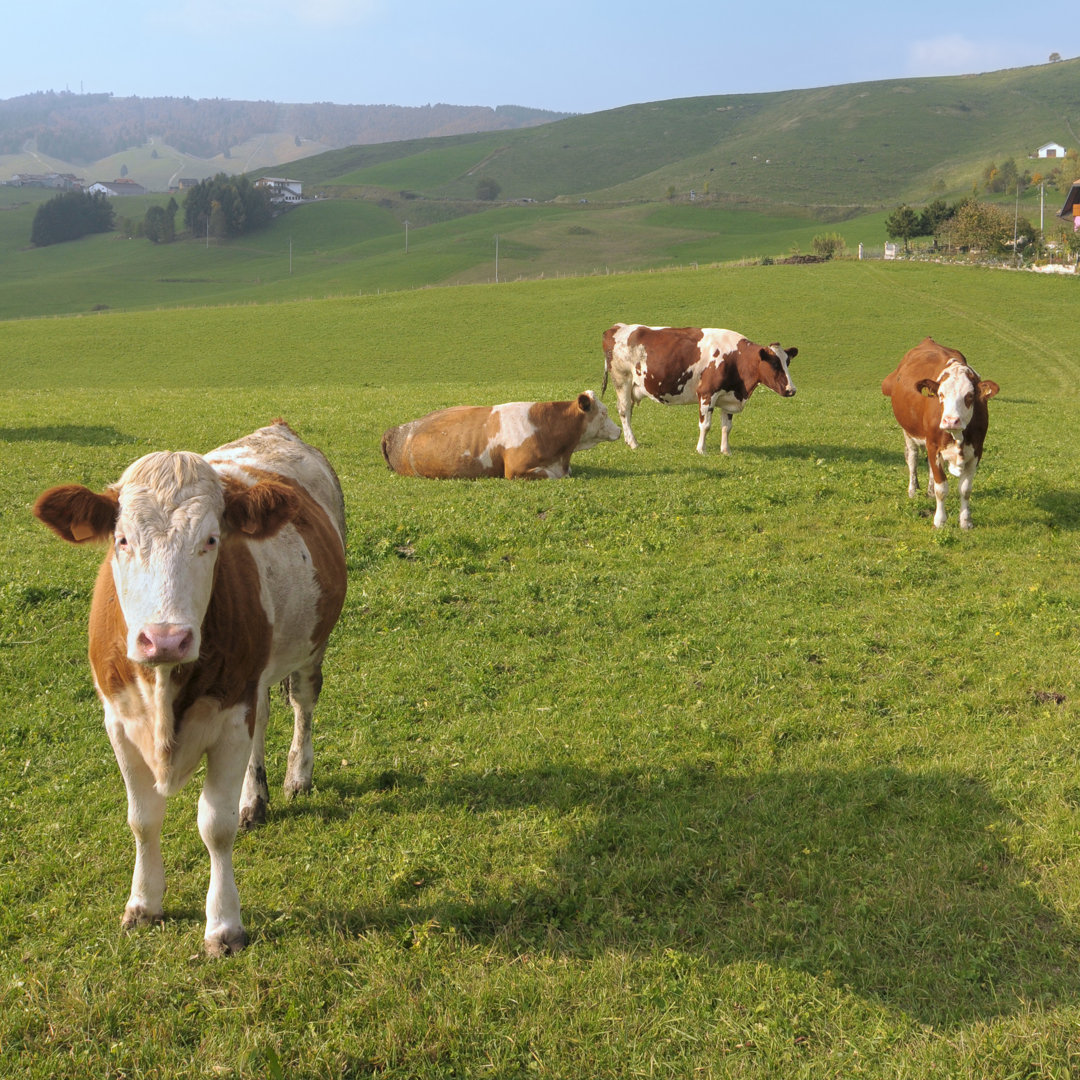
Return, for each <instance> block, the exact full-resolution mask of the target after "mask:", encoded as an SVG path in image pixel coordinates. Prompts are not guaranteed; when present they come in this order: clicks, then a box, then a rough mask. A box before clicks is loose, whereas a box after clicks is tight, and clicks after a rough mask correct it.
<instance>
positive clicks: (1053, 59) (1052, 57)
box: [1050, 52, 1061, 64]
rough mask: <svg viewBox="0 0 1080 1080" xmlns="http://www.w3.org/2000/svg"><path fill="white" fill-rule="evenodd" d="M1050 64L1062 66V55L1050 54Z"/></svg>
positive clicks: (1057, 53)
mask: <svg viewBox="0 0 1080 1080" xmlns="http://www.w3.org/2000/svg"><path fill="white" fill-rule="evenodd" d="M1050 63H1051V64H1060V63H1061V53H1059V52H1052V53H1051V54H1050Z"/></svg>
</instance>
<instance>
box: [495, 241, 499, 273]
mask: <svg viewBox="0 0 1080 1080" xmlns="http://www.w3.org/2000/svg"><path fill="white" fill-rule="evenodd" d="M495 284H496V285H498V284H499V234H498V233H496V234H495Z"/></svg>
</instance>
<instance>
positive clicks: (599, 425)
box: [577, 390, 622, 450]
mask: <svg viewBox="0 0 1080 1080" xmlns="http://www.w3.org/2000/svg"><path fill="white" fill-rule="evenodd" d="M588 394H589V397H590V398H592V402H593V407H592V410H591V411H590V412H589V420H588V423H586V425H585V430H584V431H583V432H582V433H581V441H580V442H579V443H578V444H577V449H578V450H589V449H591V448H592V447H594V446H598V445H599V444H600V443H602V442H615V440H616V439H618V438H619V436H620V435H621V434H622V432H621V431H620V430H619V425H618V424H616V423H615V421H614V420H612V419H611V417H610V416H609V415H608V411H607V406H606V405H604V404H603V403H602V402H599V401H597V400H596V395H595V394H594V393H593V392H592V391H591V390H590V391H588Z"/></svg>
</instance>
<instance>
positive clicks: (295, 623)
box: [34, 420, 346, 955]
mask: <svg viewBox="0 0 1080 1080" xmlns="http://www.w3.org/2000/svg"><path fill="white" fill-rule="evenodd" d="M34 513H35V514H36V515H37V517H38V518H40V520H41V521H43V522H44V523H45V524H46V525H48V526H49V527H50V528H51V529H53V530H54V531H55V532H56V533H57V534H58V535H60V536H61V537H62V538H63V539H64V540H68V541H70V542H71V543H74V544H82V543H86V542H88V541H103V542H109V543H110V548H109V552H108V554H107V555H106V557H105V560H104V561H103V562H102V564H101V567H100V570H99V571H98V576H97V584H96V585H95V587H94V596H93V601H92V603H91V607H90V634H89V637H90V665H91V668H92V670H93V676H94V685H95V687H96V689H97V692H98V696H99V697H100V698H101V702H102V704H103V706H104V708H105V727H106V729H107V731H108V734H109V740H110V741H111V743H112V746H113V750H114V752H115V754H116V760H117V763H118V764H119V766H120V772H121V773H122V774H123V777H124V783H125V784H126V785H127V797H128V824H129V825H130V826H131V831H132V832H133V833H134V836H135V871H134V874H133V876H132V883H131V896H130V898H129V900H128V902H127V906H126V908H125V910H124V917H123V920H122V925H123V926H124V927H125V928H130V927H133V926H136V925H140V924H144V923H149V922H154V921H158V920H160V919H161V918H162V917H163V911H164V909H163V905H162V901H163V898H164V893H165V868H164V863H163V862H162V858H161V827H162V821H163V819H164V816H165V800H166V797H167V796H169V795H172V794H174V793H176V792H177V791H179V790H180V788H182V787H183V786H184V784H185V783H186V782H187V780H188V779H190V777H191V775H192V774H193V773H194V772H195V770H196V768H197V767H198V765H199V763H200V762H201V760H202V759H203V758H204V757H205V758H206V777H205V780H204V782H203V788H202V794H201V795H200V797H199V832H200V834H201V836H202V839H203V842H204V843H205V844H206V848H207V851H208V852H209V854H210V886H209V890H208V892H207V896H206V930H205V945H206V950H207V952H208V953H209V954H211V955H223V954H226V953H231V952H234V951H236V950H238V949H240V948H243V946H244V945H245V944H246V943H247V935H246V933H245V931H244V926H243V923H242V921H241V918H240V897H239V895H238V893H237V890H236V883H235V880H234V877H233V868H232V849H233V842H234V840H235V838H236V832H237V828H238V826H239V825H240V824H241V823H243V824H245V825H246V824H254V823H256V822H258V821H260V820H262V819H264V818H265V814H266V805H267V801H268V799H269V792H268V790H267V786H266V770H265V766H264V762H263V753H264V738H265V733H266V724H267V718H268V712H269V699H268V690H269V687H270V686H271V684H273V683H275V682H278V681H281V680H286V681H287V685H288V691H289V698H290V701H291V703H292V706H293V712H294V719H295V723H294V729H293V741H292V747H291V748H290V750H289V761H288V770H287V772H286V776H285V790H286V792H287V793H288V794H290V795H293V794H296V793H297V792H300V791H305V790H307V789H309V788H310V786H311V771H312V748H311V714H312V710H313V709H314V706H315V703H316V701H317V700H318V697H319V690H320V687H321V685H322V660H323V654H324V652H325V651H326V643H327V638H328V637H329V636H330V631H331V630H332V629H333V626H334V624H335V623H336V622H337V619H338V615H339V614H340V612H341V608H342V604H343V603H344V599H345V580H346V578H345V549H344V536H345V512H344V503H343V499H342V494H341V486H340V485H339V483H338V479H337V476H336V475H335V473H334V470H333V469H332V468H331V466H330V464H329V462H328V461H327V460H326V458H325V457H323V455H322V454H321V453H320V452H319V451H318V450H316V449H314V448H313V447H311V446H308V445H307V444H306V443H304V442H303V441H301V439H300V438H299V437H298V436H297V435H296V434H295V433H294V432H293V431H292V430H291V429H290V428H289V426H288V425H287V424H286V423H285V422H284V421H281V420H279V421H276V422H275V423H274V424H272V425H270V426H269V427H264V428H261V429H260V430H258V431H256V432H254V433H252V434H251V435H248V436H246V437H245V438H242V439H240V440H238V441H237V442H232V443H229V444H227V445H226V446H222V447H220V448H218V449H217V450H214V451H212V452H211V453H209V454H207V455H206V456H205V457H203V456H200V455H198V454H192V453H187V452H178V453H153V454H147V455H146V456H145V457H142V458H139V460H138V461H135V462H134V463H133V464H131V465H129V466H128V467H127V469H125V470H124V473H123V475H122V476H121V477H120V479H119V480H118V481H117V482H116V483H115V484H112V485H110V486H109V487H108V488H106V490H105V491H103V492H101V493H95V492H93V491H91V490H90V489H88V488H85V487H82V486H79V485H75V484H73V485H69V486H65V487H56V488H52V489H50V490H49V491H46V492H44V493H43V494H42V495H41V496H40V497H39V498H38V500H37V502H36V503H35V504H34Z"/></svg>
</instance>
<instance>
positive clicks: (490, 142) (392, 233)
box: [0, 60, 1080, 318]
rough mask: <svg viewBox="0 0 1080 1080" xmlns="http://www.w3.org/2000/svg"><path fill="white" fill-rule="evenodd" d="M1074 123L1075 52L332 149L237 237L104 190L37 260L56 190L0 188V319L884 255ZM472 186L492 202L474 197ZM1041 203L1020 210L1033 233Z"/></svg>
mask: <svg viewBox="0 0 1080 1080" xmlns="http://www.w3.org/2000/svg"><path fill="white" fill-rule="evenodd" d="M1077 131H1080V60H1072V61H1066V62H1061V63H1055V64H1048V65H1041V66H1038V67H1032V68H1022V69H1016V70H1010V71H1001V72H994V73H990V74H986V75H978V76H970V77H957V78H948V79H915V80H906V81H888V82H876V83H862V84H855V85H850V86H836V87H825V88H821V89H817V90H804V91H790V92H785V93H781V94H762V95H749V96H740V97H733V96H727V97H716V98H693V99H685V100H675V101H662V102H653V103H648V104H643V105H633V106H627V107H625V108H621V109H615V110H611V111H608V112H601V113H594V114H590V115H586V116H575V117H568V118H565V119H562V120H559V121H557V122H553V123H549V124H544V125H541V126H538V127H534V128H530V129H522V130H513V131H504V132H495V133H480V134H475V133H474V134H454V135H446V136H442V137H440V138H434V139H411V140H405V141H399V142H391V143H381V144H378V145H368V146H352V147H347V148H341V149H337V150H333V151H330V152H327V153H323V154H319V155H315V156H311V157H307V158H304V159H302V160H295V161H292V162H290V163H289V165H288V175H290V176H292V177H294V178H296V179H298V180H301V181H303V183H304V185H305V187H304V190H305V195H307V196H316V197H317V198H316V199H315V201H313V202H309V203H308V204H306V205H303V206H301V207H298V208H296V209H294V210H292V211H290V212H289V213H287V214H284V215H282V216H281V217H279V218H277V219H276V220H275V222H274V223H273V224H272V225H271V226H270V227H269V228H267V229H265V230H263V231H262V232H260V233H257V234H253V235H249V236H246V237H243V238H241V239H238V240H233V241H214V240H213V239H212V238H210V239H209V240H207V238H200V239H195V240H192V239H187V240H181V241H179V242H177V243H174V244H167V245H152V244H150V243H148V242H147V241H145V240H142V239H129V238H128V237H129V236H136V235H137V230H138V225H139V223H140V222H141V220H142V217H143V216H144V215H145V213H146V210H147V207H148V206H150V205H151V204H153V203H161V202H163V201H164V196H161V195H158V196H153V197H140V198H127V199H122V200H117V203H116V207H117V214H118V217H119V218H120V219H121V226H122V227H121V230H120V231H119V232H117V233H114V234H111V235H107V236H97V237H88V238H86V239H84V240H82V241H80V242H78V243H74V244H63V245H58V246H56V247H54V248H48V249H40V250H38V249H32V248H29V247H28V241H29V236H30V228H31V222H32V219H33V214H34V211H35V209H36V206H37V205H38V203H40V202H41V201H42V200H43V199H45V198H48V197H49V195H50V193H49V192H45V191H42V190H40V189H37V190H35V189H26V188H24V189H14V188H5V187H0V318H19V317H25V316H34V315H55V314H64V313H75V312H90V311H94V310H102V309H105V308H112V309H116V308H125V309H133V308H146V307H158V306H198V305H204V304H225V303H251V302H264V301H280V300H286V299H304V298H312V297H326V296H340V295H355V294H359V293H370V292H373V291H386V290H397V289H409V288H421V287H428V286H432V285H453V284H462V283H471V282H483V281H492V280H496V278H497V279H498V280H499V281H503V282H507V281H512V280H515V279H518V278H536V277H541V276H549V277H550V276H560V275H585V274H607V273H611V272H616V271H622V270H629V269H664V268H669V267H678V266H690V265H700V264H706V265H708V264H714V263H722V262H730V261H733V260H740V259H758V258H761V257H763V256H778V255H782V254H785V253H789V252H792V251H808V250H810V246H811V242H812V240H813V238H814V236H815V235H816V234H818V233H820V232H823V231H829V232H833V231H835V232H838V233H840V234H841V235H842V236H843V238H844V240H845V241H846V243H847V245H848V248H849V250H854V249H855V248H856V247H857V246H858V245H859V244H865V245H867V246H869V247H873V246H877V247H878V248H879V250H880V245H881V244H882V243H883V242H884V240H885V231H884V225H883V223H884V219H885V217H886V216H887V214H888V213H889V211H890V210H891V209H892V208H893V207H895V206H896V205H897V204H898V203H900V202H910V203H912V204H916V205H917V204H919V203H924V202H927V201H929V200H930V199H931V198H934V197H937V196H940V197H943V198H946V199H950V200H955V199H957V198H959V197H962V196H965V195H968V194H970V193H971V192H972V191H973V189H975V188H976V187H977V186H978V185H979V183H980V182H981V178H982V173H983V170H984V168H985V166H986V164H987V163H989V162H991V161H999V162H1000V161H1002V160H1006V159H1008V158H1014V159H1016V160H1017V161H1018V162H1019V163H1020V166H1021V169H1028V168H1030V169H1034V168H1036V167H1037V166H1036V164H1035V163H1034V162H1029V161H1027V155H1028V154H1029V153H1030V152H1031V151H1032V150H1033V149H1034V147H1035V146H1037V145H1038V144H1040V143H1042V142H1046V141H1049V140H1051V139H1053V140H1056V141H1058V142H1061V143H1062V144H1064V145H1065V146H1067V147H1076V146H1077V145H1078V144H1080V138H1077V135H1076V132H1077ZM163 156H164V154H163V153H159V158H160V157H163ZM236 160H237V157H234V158H232V161H233V162H235V161H236ZM250 160H252V161H254V160H255V156H254V153H252V155H251V157H250ZM1042 164H1043V165H1044V166H1045V164H1046V163H1042ZM1072 164H1074V163H1072V162H1070V163H1069V166H1071V165H1072ZM1069 166H1066V167H1067V168H1068V167H1069ZM260 171H261V172H263V173H266V172H268V171H275V172H276V171H278V170H277V169H273V170H271V169H270V168H269V167H267V168H263V169H261V170H260V169H254V172H255V173H258V172H260ZM129 174H131V175H133V176H135V177H136V178H138V174H137V173H135V172H134V171H133V170H132V169H131V168H129ZM1066 178H1067V180H1069V181H1071V179H1073V177H1072V175H1071V173H1069V174H1066ZM480 180H488V181H494V183H495V184H496V185H498V187H499V189H500V191H499V197H498V198H497V199H495V200H492V201H483V200H480V199H478V198H477V194H478V192H477V187H478V183H479V181H480ZM691 192H693V193H694V196H693V197H691V194H690V193H691ZM1045 194H1046V201H1045V217H1046V223H1047V226H1048V228H1050V227H1059V226H1060V223H1058V222H1056V221H1055V219H1054V217H1053V215H1054V211H1055V210H1056V209H1058V208H1059V207H1060V205H1061V202H1060V196H1059V193H1058V192H1056V191H1054V190H1052V189H1050V188H1049V187H1048V188H1047V190H1046V193H1045ZM1039 199H1040V191H1039V189H1038V188H1036V187H1031V188H1029V189H1028V190H1027V191H1025V192H1024V193H1023V196H1022V198H1021V200H1020V205H1019V209H1020V212H1021V214H1022V215H1023V216H1025V217H1027V218H1029V219H1030V220H1032V221H1033V222H1035V223H1036V224H1037V223H1038V222H1039V220H1040V203H1039ZM1011 208H1012V207H1011V203H1010V209H1011Z"/></svg>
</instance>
